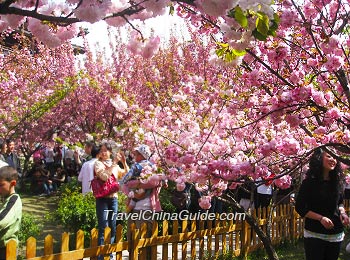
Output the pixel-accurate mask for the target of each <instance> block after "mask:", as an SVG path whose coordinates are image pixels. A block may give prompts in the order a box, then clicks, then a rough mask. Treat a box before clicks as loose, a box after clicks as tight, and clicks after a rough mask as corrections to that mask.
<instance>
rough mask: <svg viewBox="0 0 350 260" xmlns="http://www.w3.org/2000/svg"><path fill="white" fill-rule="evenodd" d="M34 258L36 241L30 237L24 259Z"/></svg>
mask: <svg viewBox="0 0 350 260" xmlns="http://www.w3.org/2000/svg"><path fill="white" fill-rule="evenodd" d="M32 257H36V239H35V238H34V237H30V238H28V239H27V243H26V258H32Z"/></svg>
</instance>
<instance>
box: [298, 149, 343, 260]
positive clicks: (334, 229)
mask: <svg viewBox="0 0 350 260" xmlns="http://www.w3.org/2000/svg"><path fill="white" fill-rule="evenodd" d="M342 181H343V180H342V170H341V167H340V162H339V161H337V160H336V159H335V158H334V157H332V156H331V155H330V154H329V153H328V152H327V151H325V150H324V149H322V148H317V149H316V150H315V151H314V153H313V154H312V156H311V158H310V162H309V169H308V171H307V173H306V178H305V179H304V180H303V182H302V184H301V186H300V189H299V192H298V195H297V198H296V204H295V209H296V211H297V212H298V214H299V215H300V216H301V217H304V218H305V225H304V249H305V256H306V260H315V259H325V260H337V259H338V256H339V253H340V247H341V242H342V241H343V239H344V227H343V226H344V225H349V217H348V215H347V214H346V213H345V209H344V206H343V204H342V203H343V194H342Z"/></svg>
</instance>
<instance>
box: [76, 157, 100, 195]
mask: <svg viewBox="0 0 350 260" xmlns="http://www.w3.org/2000/svg"><path fill="white" fill-rule="evenodd" d="M96 161H97V159H96V158H92V159H91V160H89V161H87V162H84V163H83V166H82V167H81V170H80V173H79V176H78V181H80V182H81V183H82V193H83V194H86V193H88V192H91V191H92V190H91V184H90V183H91V180H92V179H93V178H94V166H95V162H96Z"/></svg>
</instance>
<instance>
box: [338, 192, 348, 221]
mask: <svg viewBox="0 0 350 260" xmlns="http://www.w3.org/2000/svg"><path fill="white" fill-rule="evenodd" d="M343 200H344V197H343V194H342V193H341V194H340V196H339V201H338V209H339V215H340V220H341V222H342V223H343V225H345V226H349V224H350V219H349V216H348V214H346V211H345V207H344V204H343V203H344V201H343Z"/></svg>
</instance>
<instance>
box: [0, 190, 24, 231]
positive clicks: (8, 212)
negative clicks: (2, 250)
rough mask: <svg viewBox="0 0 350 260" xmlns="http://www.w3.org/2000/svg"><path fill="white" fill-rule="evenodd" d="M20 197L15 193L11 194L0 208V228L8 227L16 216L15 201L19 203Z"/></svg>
mask: <svg viewBox="0 0 350 260" xmlns="http://www.w3.org/2000/svg"><path fill="white" fill-rule="evenodd" d="M20 200H21V199H20V197H19V196H18V195H17V194H14V195H11V197H10V198H9V200H8V201H7V203H5V204H4V205H3V206H2V207H1V209H0V230H3V229H4V228H6V227H8V226H9V225H10V224H11V223H13V222H14V219H15V218H16V212H15V210H16V207H17V205H16V204H17V203H20Z"/></svg>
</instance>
